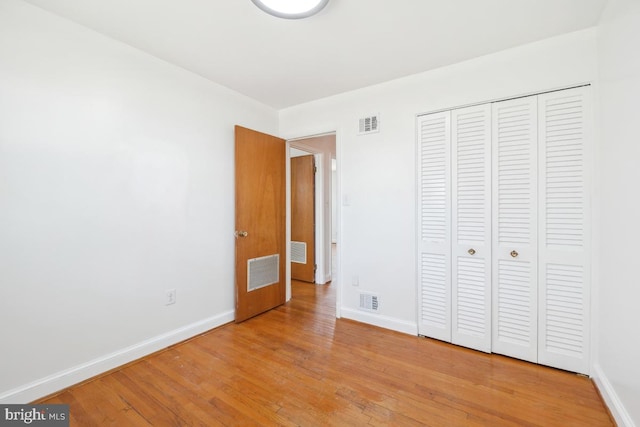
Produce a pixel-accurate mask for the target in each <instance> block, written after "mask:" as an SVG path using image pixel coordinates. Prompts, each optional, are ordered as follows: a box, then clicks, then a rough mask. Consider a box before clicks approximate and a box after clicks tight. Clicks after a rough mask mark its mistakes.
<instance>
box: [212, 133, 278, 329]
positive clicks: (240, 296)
mask: <svg viewBox="0 0 640 427" xmlns="http://www.w3.org/2000/svg"><path fill="white" fill-rule="evenodd" d="M285 147H286V145H285V141H284V140H283V139H280V138H276V137H274V136H271V135H267V134H264V133H260V132H256V131H253V130H251V129H246V128H243V127H241V126H236V127H235V166H236V206H235V208H236V313H235V320H236V322H241V321H243V320H246V319H248V318H250V317H253V316H255V315H257V314H260V313H262V312H265V311H267V310H270V309H272V308H274V307H277V306H278V305H281V304H284V302H285V298H286V289H285V258H286V252H285V244H286V243H285V239H286V237H285V227H286V224H285V189H286V175H285V166H286V163H285V162H286V154H285ZM220 208H221V209H222V208H223V207H220Z"/></svg>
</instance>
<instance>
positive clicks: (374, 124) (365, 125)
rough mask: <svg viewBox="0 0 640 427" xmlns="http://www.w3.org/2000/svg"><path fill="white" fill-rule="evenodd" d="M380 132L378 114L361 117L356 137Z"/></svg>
mask: <svg viewBox="0 0 640 427" xmlns="http://www.w3.org/2000/svg"><path fill="white" fill-rule="evenodd" d="M379 130H380V117H379V115H378V114H375V115H372V116H367V117H362V118H361V119H360V122H359V126H358V135H367V134H370V133H375V132H378V131H379Z"/></svg>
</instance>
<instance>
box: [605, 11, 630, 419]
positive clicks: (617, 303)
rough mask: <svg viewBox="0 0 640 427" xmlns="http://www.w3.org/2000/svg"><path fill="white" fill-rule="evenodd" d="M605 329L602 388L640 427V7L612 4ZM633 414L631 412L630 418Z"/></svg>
mask: <svg viewBox="0 0 640 427" xmlns="http://www.w3.org/2000/svg"><path fill="white" fill-rule="evenodd" d="M598 54H599V67H600V69H599V72H600V79H601V85H600V97H601V99H600V101H601V103H600V116H601V123H600V125H601V135H600V140H601V143H600V151H599V153H598V159H599V174H600V177H599V183H600V198H601V203H600V212H599V214H600V223H601V228H600V230H598V231H599V234H600V244H599V245H598V248H599V253H598V260H599V270H600V277H599V281H600V289H599V292H600V296H599V298H598V301H597V303H598V305H599V312H600V321H599V325H600V328H599V330H598V332H599V333H598V336H597V339H598V341H599V345H598V354H597V359H598V360H597V363H598V370H597V371H598V372H596V374H597V381H598V382H599V385H600V388H601V389H603V388H604V390H605V391H607V390H608V391H609V394H608V395H605V397H608V398H609V399H610V400H609V402H608V403H609V407H610V408H611V409H612V412H613V413H614V414H615V415H617V417H616V418H617V420H618V423H619V424H620V425H633V423H635V425H638V426H640V338H639V337H640V335H639V333H638V325H640V310H639V309H638V303H639V302H640V279H639V277H640V274H639V273H638V269H637V265H638V263H637V261H636V260H635V255H636V254H637V252H638V242H640V222H638V218H640V196H639V194H640V192H639V190H638V188H637V187H638V184H640V137H639V133H638V127H637V126H638V119H640V103H639V102H640V2H638V1H637V0H612V1H610V2H609V4H608V6H607V8H606V9H605V11H604V12H603V15H602V18H601V23H600V26H599V43H598ZM625 408H626V412H625Z"/></svg>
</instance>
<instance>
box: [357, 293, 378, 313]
mask: <svg viewBox="0 0 640 427" xmlns="http://www.w3.org/2000/svg"><path fill="white" fill-rule="evenodd" d="M360 309H362V310H367V311H378V296H377V295H373V294H360Z"/></svg>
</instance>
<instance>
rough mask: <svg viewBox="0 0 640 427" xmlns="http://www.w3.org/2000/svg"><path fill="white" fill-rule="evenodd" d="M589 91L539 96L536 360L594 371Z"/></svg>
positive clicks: (578, 370) (571, 368) (564, 367)
mask: <svg viewBox="0 0 640 427" xmlns="http://www.w3.org/2000/svg"><path fill="white" fill-rule="evenodd" d="M588 95H589V87H580V88H575V89H569V90H562V91H557V92H551V93H547V94H543V95H539V97H538V123H539V132H538V134H539V137H538V146H539V147H538V148H539V186H540V202H539V213H540V221H539V224H540V241H539V260H538V262H539V279H540V280H539V300H538V301H539V307H540V310H539V334H538V363H541V364H545V365H549V366H553V367H556V368H561V369H566V370H570V371H574V372H581V373H585V374H586V373H588V371H589V357H588V356H589V350H588V349H589V333H588V331H589V317H590V316H589V305H590V304H589V295H590V292H589V289H590V279H589V278H590V271H589V262H588V259H589V255H590V226H589V224H590V218H589V203H590V202H589V196H590V190H589V176H590V175H591V167H590V165H591V158H590V154H589V153H590V152H591V150H590V149H589V141H590V133H591V132H590V123H591V111H590V103H589V102H588V101H589V96H588Z"/></svg>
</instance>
